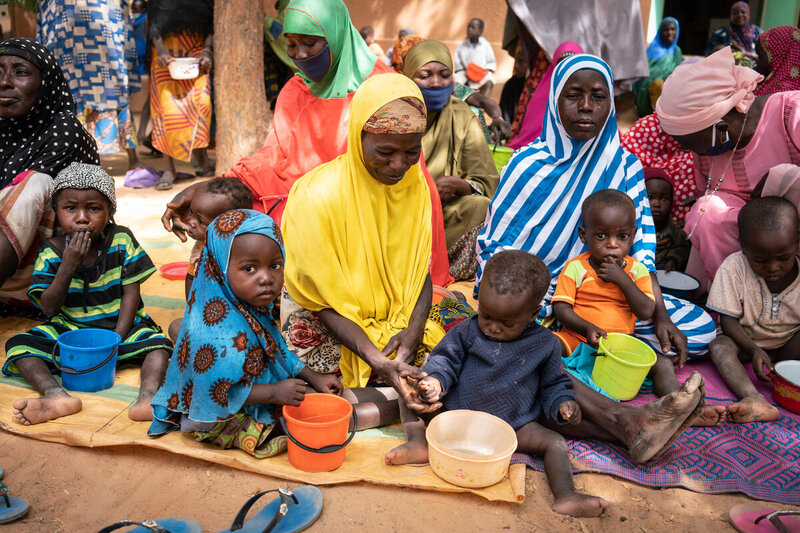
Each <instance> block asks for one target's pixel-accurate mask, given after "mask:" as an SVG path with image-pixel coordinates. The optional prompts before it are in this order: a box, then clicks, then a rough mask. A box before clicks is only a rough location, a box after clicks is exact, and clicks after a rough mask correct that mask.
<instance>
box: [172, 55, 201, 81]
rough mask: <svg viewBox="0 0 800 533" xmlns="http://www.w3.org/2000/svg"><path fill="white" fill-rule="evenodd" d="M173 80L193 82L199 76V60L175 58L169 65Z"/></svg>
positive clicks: (194, 58)
mask: <svg viewBox="0 0 800 533" xmlns="http://www.w3.org/2000/svg"><path fill="white" fill-rule="evenodd" d="M169 75H170V76H171V77H172V79H173V80H193V79H195V78H196V77H197V76H199V75H200V60H199V59H197V58H196V57H176V58H174V59H173V61H172V63H170V64H169Z"/></svg>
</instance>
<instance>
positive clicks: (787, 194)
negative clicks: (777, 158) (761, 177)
mask: <svg viewBox="0 0 800 533" xmlns="http://www.w3.org/2000/svg"><path fill="white" fill-rule="evenodd" d="M761 196H783V197H784V198H786V199H787V200H789V201H790V202H792V203H793V204H794V205H796V206H797V207H798V209H800V167H798V166H796V165H790V164H783V165H778V166H776V167H772V168H771V169H770V170H769V175H768V176H767V180H766V181H765V182H764V190H763V191H761Z"/></svg>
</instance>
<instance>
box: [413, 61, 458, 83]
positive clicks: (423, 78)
mask: <svg viewBox="0 0 800 533" xmlns="http://www.w3.org/2000/svg"><path fill="white" fill-rule="evenodd" d="M411 79H412V80H414V83H416V84H417V85H419V86H421V87H429V88H432V89H438V88H439V87H446V86H448V85H452V84H453V72H452V71H451V70H450V69H449V68H448V67H447V66H446V65H443V64H442V63H439V62H438V61H431V62H430V63H425V64H424V65H422V67H420V69H419V70H418V71H417V73H416V74H414V77H413V78H411Z"/></svg>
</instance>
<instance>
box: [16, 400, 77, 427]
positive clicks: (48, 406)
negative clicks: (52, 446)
mask: <svg viewBox="0 0 800 533" xmlns="http://www.w3.org/2000/svg"><path fill="white" fill-rule="evenodd" d="M81 405H82V403H81V401H80V399H78V398H73V397H72V396H69V395H68V394H66V393H64V394H59V395H54V396H42V397H41V398H23V399H22V400H17V401H16V402H14V409H13V410H12V413H13V414H14V417H16V419H17V422H19V423H20V424H23V425H25V426H30V425H31V424H41V423H42V422H47V421H48V420H53V419H54V418H59V417H62V416H67V415H71V414H75V413H77V412H78V411H80V410H81Z"/></svg>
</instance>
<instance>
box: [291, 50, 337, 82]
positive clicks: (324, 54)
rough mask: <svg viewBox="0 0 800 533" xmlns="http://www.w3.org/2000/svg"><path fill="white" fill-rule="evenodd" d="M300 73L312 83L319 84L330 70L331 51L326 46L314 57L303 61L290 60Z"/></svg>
mask: <svg viewBox="0 0 800 533" xmlns="http://www.w3.org/2000/svg"><path fill="white" fill-rule="evenodd" d="M292 61H293V62H294V64H295V65H297V68H299V69H300V72H302V73H303V74H305V75H306V77H307V78H308V79H310V80H311V81H313V82H320V81H322V78H324V77H325V74H327V73H328V71H329V70H330V69H331V49H330V48H329V47H328V44H327V43H326V44H325V48H323V49H322V51H321V52H320V53H318V54H317V55H315V56H312V57H307V58H305V59H292Z"/></svg>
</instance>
